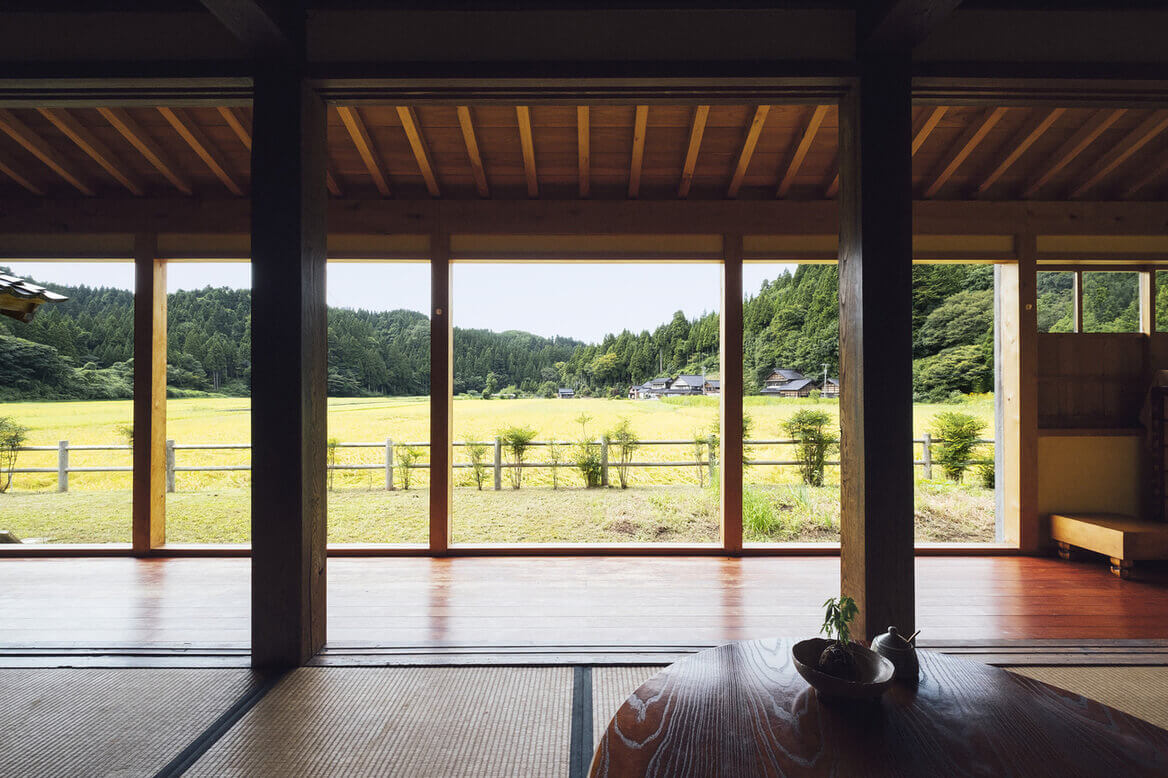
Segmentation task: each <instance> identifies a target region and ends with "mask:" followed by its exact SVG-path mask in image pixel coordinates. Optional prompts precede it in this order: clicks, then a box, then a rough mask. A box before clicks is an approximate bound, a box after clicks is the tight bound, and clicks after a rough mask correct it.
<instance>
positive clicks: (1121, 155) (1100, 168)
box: [1071, 109, 1168, 197]
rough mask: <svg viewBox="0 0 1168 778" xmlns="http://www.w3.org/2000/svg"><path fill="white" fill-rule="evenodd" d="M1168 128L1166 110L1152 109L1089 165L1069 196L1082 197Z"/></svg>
mask: <svg viewBox="0 0 1168 778" xmlns="http://www.w3.org/2000/svg"><path fill="white" fill-rule="evenodd" d="M1165 129H1168V110H1165V109H1160V110H1158V111H1153V112H1152V115H1151V116H1149V117H1148V118H1147V119H1145V120H1144V121H1142V122H1140V126H1138V127H1136V128H1135V129H1134V130H1132V131H1131V132H1129V133H1128V134H1127V135H1125V136H1123V138H1122V139H1120V141H1119V142H1118V143H1116V144H1115V145H1114V146H1112V147H1111V148H1110V149H1108V151H1107V153H1106V154H1104V155H1103V156H1102V157H1101V158H1100V159H1099V161H1098V162H1096V163H1095V164H1094V165H1092V166H1091V169H1090V170H1089V171H1088V172H1087V174H1086V175H1087V177H1086V179H1084V180H1083V182H1082V183H1080V184H1079V185H1078V186H1076V187H1075V188H1074V189H1073V190H1071V197H1082V196H1083V195H1085V194H1086V193H1087V192H1089V191H1090V190H1092V189H1093V188H1095V187H1096V186H1097V185H1098V184H1099V183H1100V182H1101V181H1103V179H1105V178H1107V176H1109V175H1111V174H1112V173H1114V172H1115V169H1116V168H1118V167H1119V166H1120V165H1122V164H1123V163H1124V162H1126V161H1127V160H1128V159H1129V158H1131V156H1132V154H1135V153H1136V152H1137V151H1139V150H1140V149H1142V148H1143V147H1144V146H1146V145H1147V144H1148V143H1149V142H1150V141H1152V140H1153V139H1154V138H1156V136H1158V135H1159V134H1160V133H1162V132H1164V130H1165Z"/></svg>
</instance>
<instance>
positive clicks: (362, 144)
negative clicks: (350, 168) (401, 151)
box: [337, 105, 389, 197]
mask: <svg viewBox="0 0 1168 778" xmlns="http://www.w3.org/2000/svg"><path fill="white" fill-rule="evenodd" d="M337 113H338V114H340V117H341V123H342V124H343V125H345V129H346V130H348V131H349V137H350V138H352V139H353V145H354V146H356V147H357V153H358V154H359V155H360V156H361V161H362V162H364V163H365V169H366V170H368V171H369V175H370V176H371V177H372V178H373V183H374V185H376V186H377V191H378V192H379V193H380V194H381V196H382V197H389V181H387V180H386V178H385V173H384V172H383V171H382V170H381V160H380V159H379V158H378V156H377V149H375V148H374V146H373V139H372V138H370V137H369V130H368V129H366V127H365V121H364V120H363V119H362V118H361V113H360V112H359V111H358V110H357V108H356V106H348V105H338V106H337Z"/></svg>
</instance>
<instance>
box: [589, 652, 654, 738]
mask: <svg viewBox="0 0 1168 778" xmlns="http://www.w3.org/2000/svg"><path fill="white" fill-rule="evenodd" d="M662 669H663V668H662V666H660V665H642V666H637V667H594V668H592V746H593V748H594V749H595V747H596V746H597V745H599V744H600V738H601V737H603V735H604V730H606V729H608V722H609V721H611V720H612V717H613V715H614V714H615V713H616V711H617V709H618V708H620V706H621V705H623V704H624V702H625V700H627V699H628V698H629V696H630V695H631V694H632V693H633V692H635V691H636V690H637V689H638V688H640V686H641V684H643V683H644V682H645V681H647V680H649V679H650V678H652V677H653V676H654V675H656V674H657V673H659V672H661V670H662Z"/></svg>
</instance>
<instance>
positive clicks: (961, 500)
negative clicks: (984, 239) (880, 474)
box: [913, 264, 1041, 543]
mask: <svg viewBox="0 0 1168 778" xmlns="http://www.w3.org/2000/svg"><path fill="white" fill-rule="evenodd" d="M1040 315H1041V313H1040ZM993 390H994V268H993V266H992V265H955V264H944V265H914V266H913V403H914V405H913V439H914V440H913V462H914V467H913V471H914V474H915V483H916V540H917V542H918V543H990V542H993V541H994V540H995V536H996V493H995V488H996V484H995V471H994V441H993V438H994V429H995V425H994V419H995V413H996V406H995V403H994V395H993Z"/></svg>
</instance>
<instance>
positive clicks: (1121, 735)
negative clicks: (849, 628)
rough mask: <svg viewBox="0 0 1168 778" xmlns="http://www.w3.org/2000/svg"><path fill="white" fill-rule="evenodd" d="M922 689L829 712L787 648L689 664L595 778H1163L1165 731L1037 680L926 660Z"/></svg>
mask: <svg viewBox="0 0 1168 778" xmlns="http://www.w3.org/2000/svg"><path fill="white" fill-rule="evenodd" d="M919 653H920V661H921V677H920V682H919V683H918V684H917V686H916V687H915V688H912V687H909V686H905V685H902V684H900V683H896V684H894V685H893V687H892V688H891V689H889V690H888V691H887V692H886V693H885V694H884V696H883V697H881V698H880V699H879V700H877V701H871V702H866V703H856V702H846V701H838V700H837V701H832V702H821V701H820V700H819V699H818V698H817V697H816V694H815V692H814V691H813V690H812V689H811V688H810V687H809V686H808V685H807V682H806V681H804V680H803V679H802V678H801V677H800V676H799V674H798V672H797V671H796V670H795V666H794V664H792V661H791V642H790V641H787V640H754V641H749V642H742V643H728V644H726V645H723V646H719V647H718V648H714V649H710V650H708V651H703V652H701V653H699V654H694V655H693V656H689V657H686V658H685V659H682V660H681V661H679V662H676V663H675V664H672V665H670V666H669V667H667V668H665V669H664V670H662V671H661V672H660V673H658V674H657V675H655V676H653V677H652V678H651V679H649V680H648V681H647V682H646V683H645V684H644V685H643V686H641V688H640V689H638V690H637V691H636V692H634V693H633V695H632V696H631V697H629V699H628V700H627V701H626V702H625V703H624V705H622V706H621V707H620V710H618V711H617V713H616V715H615V716H614V717H613V719H612V721H611V722H610V723H609V726H608V730H607V731H606V732H605V734H604V738H603V739H602V740H601V741H600V745H599V747H598V748H597V750H596V755H595V757H594V758H593V760H592V775H593V776H640V775H652V776H669V778H681V777H682V776H707V775H709V776H713V775H718V776H756V775H766V776H785V775H808V776H812V775H836V776H876V775H898V776H917V775H919V776H949V775H984V776H1004V775H1019V776H1047V775H1058V776H1079V775H1081V776H1109V777H1110V778H1119V777H1120V776H1123V777H1124V778H1128V777H1129V776H1152V775H1158V776H1163V775H1168V731H1165V730H1162V729H1160V728H1158V727H1155V726H1153V725H1151V724H1149V723H1147V722H1145V721H1143V720H1141V719H1137V718H1135V717H1133V716H1129V715H1127V714H1125V713H1120V712H1119V711H1117V710H1115V709H1113V708H1109V707H1107V706H1106V705H1103V704H1101V703H1098V702H1095V701H1094V700H1090V699H1087V698H1085V697H1081V696H1079V695H1077V694H1071V693H1070V692H1065V691H1062V690H1060V689H1056V688H1055V687H1053V686H1048V685H1046V684H1044V683H1041V682H1039V681H1035V680H1032V679H1029V678H1025V677H1022V676H1019V675H1015V674H1013V673H1008V672H1006V671H1005V670H1001V669H998V668H996V667H990V666H988V665H982V664H978V663H975V662H970V661H967V660H963V659H955V658H953V657H949V656H944V655H942V654H936V653H932V652H930V651H921V652H919Z"/></svg>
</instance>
